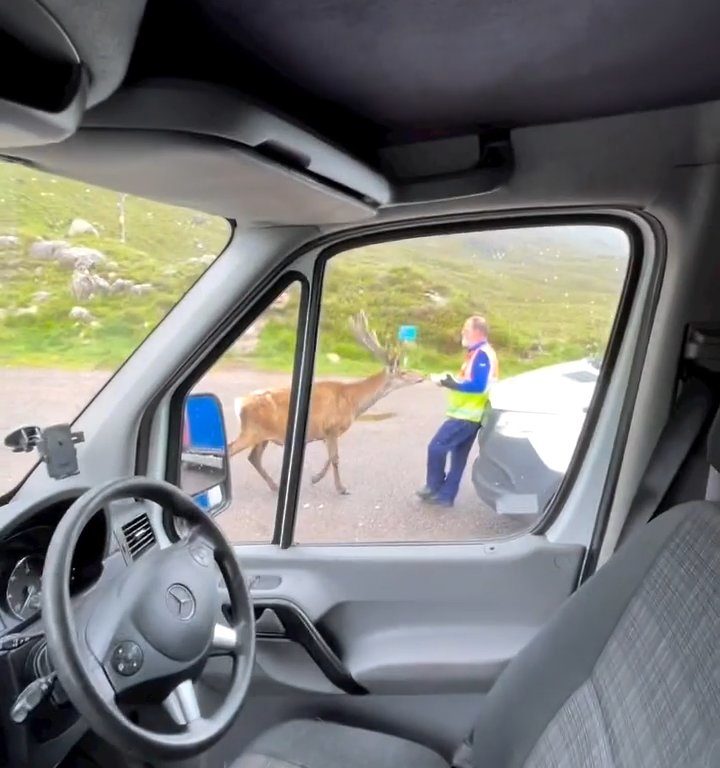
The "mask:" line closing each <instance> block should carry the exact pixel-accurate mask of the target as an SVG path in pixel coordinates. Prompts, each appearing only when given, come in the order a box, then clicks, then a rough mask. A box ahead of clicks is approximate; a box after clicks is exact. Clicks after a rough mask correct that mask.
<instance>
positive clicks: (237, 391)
mask: <svg viewBox="0 0 720 768" xmlns="http://www.w3.org/2000/svg"><path fill="white" fill-rule="evenodd" d="M299 305H300V286H299V284H297V283H293V284H292V285H291V286H289V287H288V288H287V290H285V291H283V292H282V293H281V294H280V295H279V296H278V297H277V299H276V300H275V301H274V302H273V303H272V304H271V305H270V306H269V307H268V308H267V309H266V310H265V312H263V313H262V314H261V315H260V317H258V319H257V320H256V321H255V322H254V323H253V324H252V325H251V326H250V327H248V328H247V329H246V330H245V332H244V333H243V334H242V335H241V336H240V337H239V338H238V339H237V341H236V342H235V343H234V344H233V345H232V346H231V347H230V348H229V349H228V350H227V352H225V354H224V355H223V356H222V357H221V358H220V359H219V360H217V362H216V363H215V364H214V365H213V366H212V367H211V368H210V369H209V370H208V371H207V373H206V374H205V375H204V376H203V377H202V378H201V379H200V380H199V381H198V382H197V383H196V384H195V385H194V387H193V388H192V391H191V392H190V393H189V397H188V398H187V399H186V404H185V405H186V407H185V413H184V416H185V427H186V428H185V429H184V430H183V435H182V439H183V447H182V456H181V477H180V484H181V486H182V488H183V489H184V490H185V491H187V492H189V493H191V494H192V495H193V496H195V497H196V499H197V500H198V502H199V503H200V504H201V505H202V506H204V507H205V508H206V509H207V510H208V511H209V512H211V513H217V512H218V511H219V513H218V514H217V518H216V519H217V522H218V523H219V525H220V527H221V528H222V529H223V531H224V532H225V534H226V535H227V537H228V538H229V539H230V541H232V542H236V543H241V542H269V541H270V540H271V539H272V534H273V529H274V526H275V513H276V507H277V498H278V497H277V484H278V483H279V481H280V472H281V469H282V460H283V447H282V446H283V444H284V441H285V431H286V428H287V417H288V408H289V402H290V385H291V381H292V369H293V363H294V359H295V342H296V336H297V326H298V310H299ZM213 400H214V401H215V403H216V404H217V405H213V402H212V401H213ZM218 408H219V409H221V411H222V414H223V416H224V423H225V430H226V434H225V435H223V434H222V424H221V420H220V419H219V418H218V417H217V416H216V414H215V410H216V409H218ZM225 442H226V443H227V447H228V451H227V452H228V454H229V456H228V459H227V462H228V466H227V467H226V466H225V465H224V464H223V463H222V460H221V457H222V456H223V454H224V453H225V450H224V447H225V445H224V444H225ZM227 473H229V476H230V482H231V488H232V491H231V492H230V489H229V488H228V487H227V484H226V483H225V476H226V474H227ZM228 502H229V503H228Z"/></svg>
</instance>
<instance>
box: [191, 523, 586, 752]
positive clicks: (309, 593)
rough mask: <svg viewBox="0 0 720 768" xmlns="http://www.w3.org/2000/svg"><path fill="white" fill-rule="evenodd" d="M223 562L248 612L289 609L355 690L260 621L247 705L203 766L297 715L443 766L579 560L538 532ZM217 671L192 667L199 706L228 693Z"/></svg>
mask: <svg viewBox="0 0 720 768" xmlns="http://www.w3.org/2000/svg"><path fill="white" fill-rule="evenodd" d="M236 552H237V554H238V558H239V560H240V563H241V567H242V569H243V572H244V573H245V574H246V578H247V580H248V583H249V584H250V585H251V593H252V596H253V599H254V600H255V603H256V606H257V607H259V606H269V605H272V604H273V603H276V604H277V603H278V602H279V603H281V604H284V605H293V606H296V607H297V608H298V609H299V611H300V612H301V613H302V614H303V615H304V616H305V617H306V618H307V620H308V621H309V622H310V623H311V624H312V625H313V628H314V629H315V630H316V631H317V633H318V634H319V636H320V638H321V640H322V642H323V643H326V644H327V646H328V648H329V649H330V651H331V653H332V654H334V656H335V658H336V661H337V663H338V664H340V665H341V667H342V669H343V670H344V671H345V672H346V673H347V674H348V675H349V676H351V677H352V679H353V681H354V683H355V684H356V685H357V686H358V690H360V689H365V691H366V693H359V692H358V693H356V694H355V695H352V694H349V693H347V692H346V691H345V690H343V688H342V687H341V686H339V685H337V684H335V683H334V682H333V681H332V680H331V679H330V677H332V675H330V676H328V674H327V672H326V671H323V669H322V668H321V667H322V664H318V662H317V651H313V652H309V651H308V649H307V648H306V647H304V645H303V644H302V642H295V641H290V640H286V639H282V626H281V623H282V622H276V621H275V619H274V618H273V619H272V620H270V621H268V617H267V615H266V616H264V617H263V619H262V621H261V622H259V625H260V631H259V637H258V643H257V657H256V668H255V674H254V677H253V682H252V685H251V688H250V693H249V696H248V700H247V703H246V705H245V707H244V709H243V712H242V715H241V716H240V717H239V718H238V721H237V724H236V726H234V727H233V729H232V731H231V732H230V733H229V734H228V736H227V737H226V738H225V739H224V740H223V741H222V743H221V744H219V745H218V746H217V747H216V748H215V749H214V750H213V752H212V754H211V755H210V756H209V758H208V759H209V760H211V761H212V760H214V761H215V762H209V763H208V765H210V764H218V763H219V764H221V762H220V761H221V760H223V759H224V760H228V758H229V757H235V756H237V755H238V754H240V753H241V752H242V751H243V749H244V748H245V747H246V746H247V744H248V743H249V742H250V741H251V740H252V739H253V738H254V737H256V736H257V735H258V733H260V732H262V731H263V730H265V729H267V728H269V727H271V726H272V725H274V724H276V723H279V722H282V721H284V720H288V719H291V718H297V717H301V718H320V719H327V720H332V721H337V722H345V723H348V724H351V725H356V726H360V727H367V728H376V729H379V730H382V731H385V732H391V733H396V734H398V735H401V736H405V737H406V738H410V739H414V740H417V741H421V742H423V743H425V744H428V745H430V746H432V747H434V748H435V749H437V750H438V751H440V752H441V753H443V754H445V755H446V756H449V755H450V754H451V753H452V750H453V749H454V747H456V746H457V744H459V743H460V741H461V740H462V739H463V737H464V736H465V735H466V734H467V732H468V731H469V729H470V728H471V727H472V724H473V722H474V721H475V720H476V718H477V717H478V715H479V713H480V711H481V709H482V702H483V698H484V695H485V693H486V692H487V691H488V690H489V689H490V687H491V686H492V684H493V682H494V681H495V679H496V678H497V676H498V674H499V673H500V671H501V670H502V669H503V667H504V666H505V665H506V664H507V663H508V661H509V660H510V659H511V658H512V657H513V656H514V655H515V654H516V653H517V652H518V650H520V648H521V647H522V646H524V645H525V644H526V643H527V642H528V641H529V640H530V639H531V638H532V637H533V636H534V635H535V634H536V633H537V632H538V631H539V630H540V628H541V627H542V626H543V625H544V624H545V623H546V621H547V620H548V619H549V618H550V617H551V616H552V615H553V613H554V612H555V611H556V610H557V609H558V608H559V607H560V605H561V604H562V603H563V602H564V600H565V599H566V598H567V596H568V595H570V594H571V592H572V591H573V589H574V587H575V584H576V579H577V574H578V571H579V568H580V564H581V561H582V557H583V554H584V551H583V548H582V547H579V546H575V545H563V544H553V543H550V542H548V541H547V540H546V539H545V538H544V537H540V536H525V537H523V538H522V539H514V540H506V541H501V542H493V543H492V544H463V545H428V546H425V545H418V546H408V545H404V546H346V547H291V548H290V549H287V550H281V549H279V548H277V547H274V546H245V547H237V548H236ZM278 613H279V615H280V617H281V618H282V612H281V611H280V612H278ZM273 628H274V629H273ZM273 631H276V632H277V636H275V637H269V635H272V634H273ZM291 634H292V631H291ZM305 643H306V644H307V641H305ZM314 657H315V658H314ZM227 663H228V660H227V659H213V660H211V661H210V662H209V663H208V665H207V667H206V669H205V673H204V675H203V679H202V683H201V690H202V691H203V692H204V695H205V698H206V699H207V700H208V706H209V707H212V706H214V705H216V703H217V700H218V699H219V698H220V696H221V692H222V690H223V689H224V687H225V686H226V685H227V680H228V672H229V670H228V667H227ZM336 681H337V680H336Z"/></svg>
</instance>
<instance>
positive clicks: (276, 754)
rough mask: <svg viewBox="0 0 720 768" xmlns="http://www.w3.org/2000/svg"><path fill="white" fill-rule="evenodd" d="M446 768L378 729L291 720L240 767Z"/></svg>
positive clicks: (429, 753) (254, 748) (416, 747)
mask: <svg viewBox="0 0 720 768" xmlns="http://www.w3.org/2000/svg"><path fill="white" fill-rule="evenodd" d="M370 766H372V768H396V766H408V767H409V766H413V768H448V764H447V763H446V762H445V760H443V759H442V757H440V756H439V755H437V754H435V752H432V751H431V750H429V749H428V748H427V747H423V746H420V745H419V744H414V743H413V742H412V741H406V740H405V739H398V738H397V737H395V736H387V735H386V734H384V733H376V732H375V731H364V730H362V729H361V728H349V727H348V726H346V725H336V724H334V723H325V722H319V721H312V720H293V721H291V722H288V723H283V724H282V725H279V726H277V727H276V728H271V729H270V730H269V731H266V732H265V733H264V734H263V735H262V736H260V738H259V739H258V740H257V741H256V742H255V743H254V744H253V745H252V746H251V747H250V750H249V752H248V754H247V755H245V756H244V757H243V758H241V760H240V763H238V764H237V768H370Z"/></svg>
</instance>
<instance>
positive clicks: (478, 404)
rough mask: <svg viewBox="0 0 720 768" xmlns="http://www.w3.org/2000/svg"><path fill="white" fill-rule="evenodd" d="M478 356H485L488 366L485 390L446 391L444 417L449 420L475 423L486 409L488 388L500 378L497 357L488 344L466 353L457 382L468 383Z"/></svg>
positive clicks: (488, 395)
mask: <svg viewBox="0 0 720 768" xmlns="http://www.w3.org/2000/svg"><path fill="white" fill-rule="evenodd" d="M480 354H483V355H485V356H487V358H488V364H489V366H490V372H489V374H488V380H487V385H486V387H485V390H484V391H483V392H461V391H459V390H456V389H450V390H449V391H448V407H447V411H446V415H447V416H448V417H449V418H451V419H464V420H465V421H476V422H480V421H481V420H482V417H483V414H484V413H485V408H487V404H488V402H489V400H490V388H491V386H492V384H493V383H494V382H496V381H497V380H498V378H499V377H500V367H499V364H498V359H497V355H496V354H495V350H494V349H493V348H492V347H491V346H490V344H489V342H487V341H484V342H483V343H482V344H480V345H479V346H477V347H475V349H472V350H469V351H468V353H467V354H466V355H465V360H464V362H463V364H462V368H460V374H459V376H458V377H457V378H458V380H459V381H469V380H470V379H471V377H472V370H473V365H474V363H475V358H476V357H477V356H478V355H480Z"/></svg>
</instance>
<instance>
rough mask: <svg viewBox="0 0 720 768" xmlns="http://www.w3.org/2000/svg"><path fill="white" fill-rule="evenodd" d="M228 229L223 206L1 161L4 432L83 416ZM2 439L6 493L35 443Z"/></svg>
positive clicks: (33, 456) (0, 406)
mask: <svg viewBox="0 0 720 768" xmlns="http://www.w3.org/2000/svg"><path fill="white" fill-rule="evenodd" d="M230 233H231V228H230V225H229V223H228V221H227V220H225V219H223V218H221V217H218V216H209V215H207V214H204V213H199V212H197V211H191V210H187V209H184V208H177V207H174V206H170V205H165V204H162V203H156V202H151V201H149V200H144V199H141V198H138V197H134V196H132V195H126V194H121V193H119V192H113V191H110V190H106V189H100V188H98V187H94V186H91V185H89V184H85V183H83V182H77V181H70V180H68V179H63V178H60V177H56V176H52V175H50V174H47V173H43V172H40V171H37V170H35V169H34V168H28V167H25V166H22V165H18V164H15V163H9V162H0V438H4V437H5V435H7V434H8V432H10V431H12V430H13V429H16V428H17V427H19V426H26V425H27V426H30V425H38V426H42V427H46V426H49V425H51V424H59V423H66V422H71V421H72V420H73V419H75V417H76V416H77V415H78V413H79V412H80V411H81V410H82V409H83V407H84V406H85V405H86V404H87V402H88V401H89V400H90V399H91V398H92V397H93V396H94V395H95V394H97V392H98V391H99V390H100V389H101V388H102V387H103V385H104V384H105V383H106V382H107V381H108V379H109V378H110V377H111V376H112V375H113V373H114V372H115V371H116V370H117V369H118V368H119V367H120V366H121V365H122V364H123V362H124V361H125V360H126V359H127V358H128V357H129V356H130V355H131V354H132V352H133V351H134V350H135V349H136V348H137V347H138V346H139V344H140V343H141V342H142V341H143V339H144V338H145V337H146V336H147V335H148V334H149V333H150V332H151V331H152V330H153V328H155V326H157V325H158V323H159V322H160V321H161V320H162V319H163V317H164V316H165V315H166V314H167V313H168V311H169V310H170V309H171V308H172V307H173V306H174V305H175V304H176V303H177V302H178V300H179V299H180V298H181V297H182V295H183V294H184V293H185V291H187V289H188V288H189V287H190V286H191V285H192V283H193V282H194V281H195V280H196V279H197V278H198V276H199V275H200V274H201V273H202V272H203V271H204V270H205V269H207V267H208V266H209V265H210V264H211V263H212V262H213V261H214V259H215V258H216V257H217V255H218V254H219V253H220V252H221V251H222V250H223V248H224V247H225V246H226V245H227V243H228V240H229V238H230ZM0 451H1V452H2V453H1V454H0V455H1V459H0V495H1V494H2V493H5V492H6V491H8V490H10V489H11V488H13V487H14V486H15V485H16V484H17V483H18V482H19V481H20V480H21V479H22V478H23V477H24V475H25V474H26V473H27V472H28V471H29V470H30V469H31V467H32V466H33V464H34V463H35V462H36V461H37V453H36V452H33V453H29V454H13V453H11V452H10V450H9V449H7V448H5V447H4V446H3V445H2V444H1V443H0Z"/></svg>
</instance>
